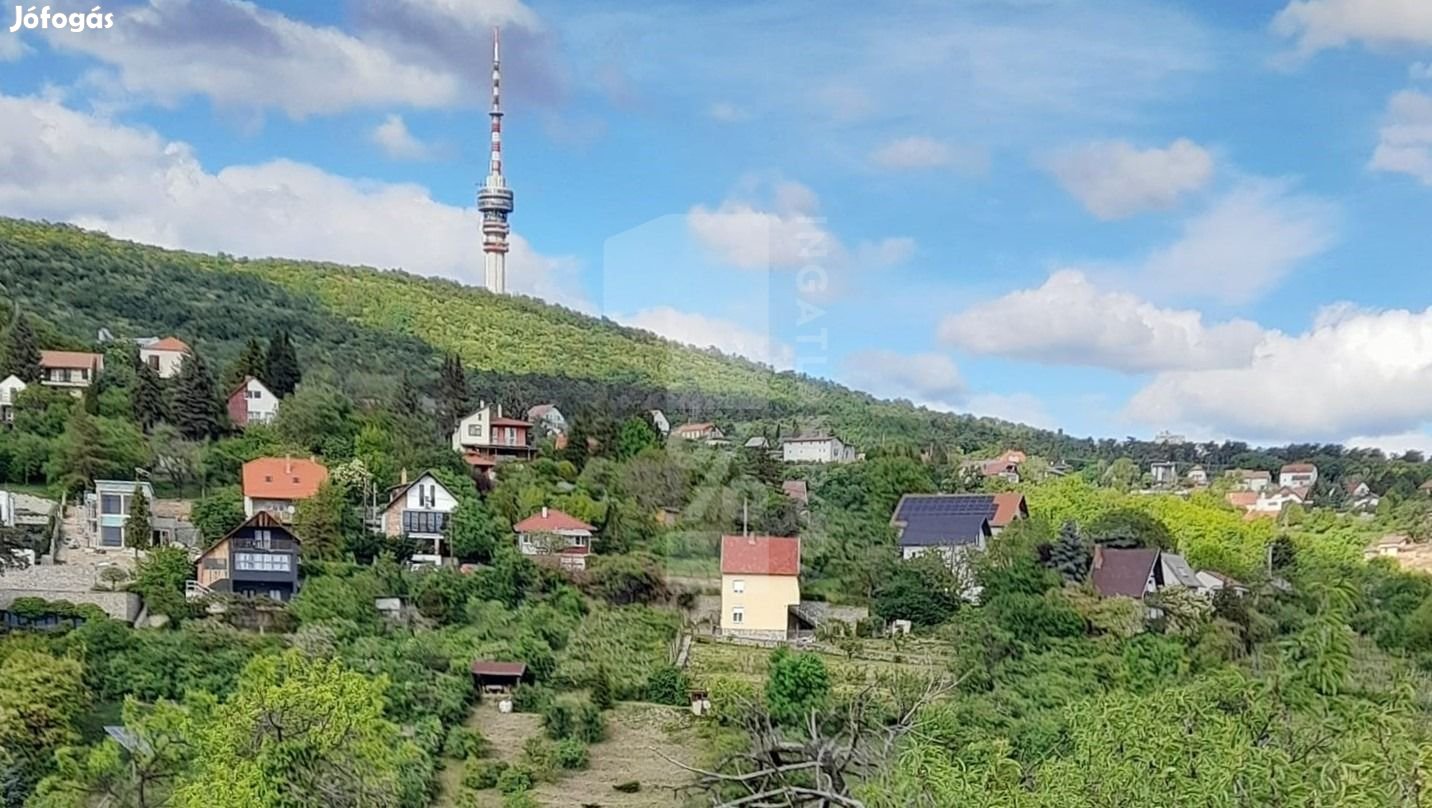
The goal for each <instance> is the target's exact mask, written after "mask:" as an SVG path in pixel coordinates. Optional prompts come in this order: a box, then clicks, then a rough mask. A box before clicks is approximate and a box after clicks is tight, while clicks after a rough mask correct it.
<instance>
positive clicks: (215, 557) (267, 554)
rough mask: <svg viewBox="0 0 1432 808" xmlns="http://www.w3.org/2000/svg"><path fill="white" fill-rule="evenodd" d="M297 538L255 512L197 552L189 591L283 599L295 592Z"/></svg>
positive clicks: (271, 518) (278, 522)
mask: <svg viewBox="0 0 1432 808" xmlns="http://www.w3.org/2000/svg"><path fill="white" fill-rule="evenodd" d="M298 551H299V540H298V537H297V536H295V535H294V534H293V531H292V530H291V529H290V528H289V527H288V526H287V525H286V524H284V523H283V521H281V520H280V519H278V518H277V517H275V516H274V515H273V514H270V513H268V512H267V511H259V512H258V513H256V514H254V515H253V516H250V517H249V518H248V519H247V520H245V521H244V523H243V524H241V525H239V526H238V527H236V528H234V529H233V530H231V531H229V533H228V534H227V535H225V536H224V537H223V538H221V539H219V540H218V541H217V542H214V544H213V545H211V546H210V547H209V549H207V550H205V551H204V552H202V553H200V554H199V559H198V561H197V562H196V565H197V567H198V573H197V579H196V580H197V581H198V586H197V587H191V588H190V589H189V592H190V593H191V594H208V593H209V592H231V593H233V594H235V595H242V596H244V597H249V598H252V597H267V598H272V599H274V600H278V601H284V602H287V601H289V600H292V599H293V596H294V593H296V592H297V591H298Z"/></svg>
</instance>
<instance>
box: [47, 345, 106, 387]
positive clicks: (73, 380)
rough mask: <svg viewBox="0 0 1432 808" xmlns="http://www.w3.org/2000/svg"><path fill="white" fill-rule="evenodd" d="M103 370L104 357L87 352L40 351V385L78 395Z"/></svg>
mask: <svg viewBox="0 0 1432 808" xmlns="http://www.w3.org/2000/svg"><path fill="white" fill-rule="evenodd" d="M103 370H104V355H103V354H97V353H90V352H88V351H40V384H43V385H45V386H46V387H61V388H68V389H69V391H70V392H71V394H73V395H79V394H80V393H81V392H82V391H83V390H84V388H86V387H89V386H90V384H91V383H92V382H94V380H95V378H96V377H97V376H99V374H100V373H101V372H102V371H103Z"/></svg>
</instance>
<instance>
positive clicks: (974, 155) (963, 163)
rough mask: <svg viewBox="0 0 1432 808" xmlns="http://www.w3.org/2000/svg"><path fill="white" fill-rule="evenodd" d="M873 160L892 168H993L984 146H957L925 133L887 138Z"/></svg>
mask: <svg viewBox="0 0 1432 808" xmlns="http://www.w3.org/2000/svg"><path fill="white" fill-rule="evenodd" d="M870 161H871V162H872V163H874V164H875V165H876V166H877V167H879V168H883V169H886V170H889V171H920V170H927V169H934V168H948V169H952V170H955V171H959V172H963V173H968V174H975V173H979V172H982V171H985V170H987V169H988V168H989V155H988V154H986V153H985V152H984V151H983V150H980V149H972V148H968V147H959V146H954V145H951V144H949V143H946V142H945V141H942V140H936V139H934V138H931V137H923V136H913V137H903V138H896V139H895V140H890V141H887V142H885V143H884V144H882V145H881V146H879V147H878V148H876V149H875V151H873V152H871V153H870Z"/></svg>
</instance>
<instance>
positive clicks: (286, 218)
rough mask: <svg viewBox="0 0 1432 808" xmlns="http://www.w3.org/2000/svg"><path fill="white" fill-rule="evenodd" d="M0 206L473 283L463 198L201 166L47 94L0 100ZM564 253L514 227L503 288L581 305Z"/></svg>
mask: <svg viewBox="0 0 1432 808" xmlns="http://www.w3.org/2000/svg"><path fill="white" fill-rule="evenodd" d="M0 120H4V121H5V126H4V127H3V128H0V213H3V214H5V215H12V216H22V217H28V218H37V219H50V220H56V221H67V222H72V223H74V224H77V225H80V226H82V227H88V228H93V229H97V230H103V231H106V232H109V233H112V234H114V235H116V236H119V237H121V238H129V239H134V240H136V241H142V242H147V243H151V244H158V245H161V246H166V247H178V248H184V249H192V250H201V251H210V252H212V251H223V252H228V253H233V254H238V255H248V256H256V257H261V256H282V257H287V258H308V259H317V260H327V261H339V262H348V263H360V264H368V265H372V266H378V267H399V268H403V269H406V270H409V271H411V272H416V273H419V274H423V275H438V276H442V277H447V278H452V279H455V280H458V281H463V282H465V283H470V284H479V283H480V278H481V273H482V247H481V243H482V238H481V234H480V231H479V222H480V220H479V217H478V214H477V211H476V210H475V209H472V208H459V207H454V206H452V205H446V204H443V203H441V202H438V201H436V200H434V199H433V198H432V196H431V195H430V194H429V193H428V191H427V189H425V188H423V187H421V186H418V185H412V184H392V183H384V182H377V181H371V180H357V179H350V178H347V177H341V176H337V175H334V174H329V173H327V172H325V171H323V170H322V169H319V168H316V167H314V166H312V165H307V164H304V163H297V162H293V161H289V160H272V161H269V162H265V163H259V164H254V165H233V166H228V167H226V168H223V169H221V170H219V171H217V172H214V173H211V172H209V171H207V170H205V169H204V167H203V166H202V165H200V163H199V161H198V159H197V157H196V156H195V154H194V151H193V149H192V148H191V147H190V146H189V145H188V144H185V143H182V142H177V141H166V140H164V139H163V138H162V137H160V136H159V135H158V134H156V133H154V132H153V131H150V130H147V129H139V128H136V127H131V126H126V125H123V124H118V123H114V122H111V121H108V120H105V119H103V118H99V117H96V116H92V115H86V114H83V113H79V112H76V111H74V110H71V109H68V108H66V107H64V106H61V105H60V104H59V103H57V102H55V101H52V100H44V99H36V98H16V97H10V96H0ZM576 272H577V266H576V264H575V263H574V262H573V261H572V260H571V259H563V258H552V257H548V256H543V255H540V254H538V253H537V252H536V251H535V250H533V249H532V247H531V245H529V244H528V243H527V242H526V241H525V240H524V239H522V238H521V237H519V236H514V237H513V239H512V251H511V252H510V253H509V254H508V278H509V279H510V283H511V284H512V287H513V288H514V289H515V290H516V291H520V292H524V293H529V294H536V295H538V296H541V297H545V298H546V299H548V300H551V301H553V302H557V303H562V304H565V305H569V306H573V307H578V308H590V304H589V303H587V302H586V300H585V298H584V297H583V293H582V290H581V287H580V285H579V284H578V283H577V279H576V277H575V276H576Z"/></svg>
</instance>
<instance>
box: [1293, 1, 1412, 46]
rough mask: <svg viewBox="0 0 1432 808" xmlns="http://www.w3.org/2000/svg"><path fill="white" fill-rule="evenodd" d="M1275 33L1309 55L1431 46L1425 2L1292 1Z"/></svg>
mask: <svg viewBox="0 0 1432 808" xmlns="http://www.w3.org/2000/svg"><path fill="white" fill-rule="evenodd" d="M1273 31H1274V32H1275V33H1277V34H1280V35H1282V36H1285V37H1289V38H1292V39H1296V40H1297V43H1296V54H1297V55H1299V56H1309V55H1311V54H1314V53H1317V52H1318V51H1321V50H1325V49H1328V48H1341V47H1344V46H1346V45H1347V44H1349V43H1351V42H1360V43H1362V44H1364V45H1369V46H1372V47H1388V46H1407V45H1413V46H1416V45H1428V44H1432V3H1427V2H1424V0H1293V1H1292V2H1290V3H1288V5H1287V6H1286V7H1284V8H1283V10H1282V11H1280V12H1278V15H1277V16H1276V17H1274V18H1273Z"/></svg>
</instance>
